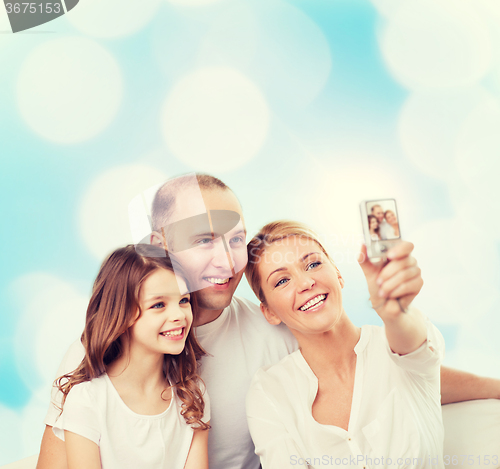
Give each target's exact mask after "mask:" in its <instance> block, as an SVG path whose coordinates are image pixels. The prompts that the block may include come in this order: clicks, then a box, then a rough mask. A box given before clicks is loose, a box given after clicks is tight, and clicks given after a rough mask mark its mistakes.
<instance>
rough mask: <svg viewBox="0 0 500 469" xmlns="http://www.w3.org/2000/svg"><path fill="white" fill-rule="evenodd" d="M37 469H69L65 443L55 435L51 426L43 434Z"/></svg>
mask: <svg viewBox="0 0 500 469" xmlns="http://www.w3.org/2000/svg"><path fill="white" fill-rule="evenodd" d="M36 469H68V460H67V458H66V447H65V446H64V441H63V440H60V439H59V438H57V436H55V435H54V432H53V431H52V427H51V426H50V425H46V426H45V431H44V432H43V437H42V444H41V446H40V454H39V456H38V462H37V463H36Z"/></svg>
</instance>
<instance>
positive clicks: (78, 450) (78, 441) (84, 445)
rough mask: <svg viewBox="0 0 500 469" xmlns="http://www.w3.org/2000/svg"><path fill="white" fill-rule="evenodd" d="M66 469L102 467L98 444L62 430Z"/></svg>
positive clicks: (99, 468)
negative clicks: (66, 462)
mask: <svg viewBox="0 0 500 469" xmlns="http://www.w3.org/2000/svg"><path fill="white" fill-rule="evenodd" d="M64 441H65V443H66V454H67V456H68V469H102V468H101V456H100V453H99V446H97V445H96V444H95V443H94V442H93V441H90V440H89V439H87V438H85V437H83V436H80V435H77V434H76V433H73V432H68V431H65V432H64Z"/></svg>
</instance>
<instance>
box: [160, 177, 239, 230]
mask: <svg viewBox="0 0 500 469" xmlns="http://www.w3.org/2000/svg"><path fill="white" fill-rule="evenodd" d="M195 176H196V181H197V185H198V187H199V188H200V189H205V190H215V189H219V190H231V189H230V188H229V187H228V186H227V185H226V184H224V183H223V182H222V181H221V180H220V179H218V178H216V177H215V176H211V175H210V174H204V173H196V175H195ZM195 184H196V183H195V182H194V178H193V176H192V174H186V175H184V176H179V177H176V178H173V179H170V180H168V181H167V182H165V184H163V185H162V186H161V187H160V188H159V189H158V191H157V192H156V195H155V198H154V199H153V205H152V207H151V218H152V222H153V231H160V230H161V228H162V227H164V226H166V225H167V224H169V219H170V217H171V215H172V213H173V211H174V210H175V201H176V198H177V196H178V195H179V194H180V193H181V192H183V191H184V190H186V189H188V188H189V187H194V185H195Z"/></svg>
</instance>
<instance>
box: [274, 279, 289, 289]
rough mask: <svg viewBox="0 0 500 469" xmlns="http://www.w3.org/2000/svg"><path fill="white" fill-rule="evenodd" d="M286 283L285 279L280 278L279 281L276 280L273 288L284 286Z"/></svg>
mask: <svg viewBox="0 0 500 469" xmlns="http://www.w3.org/2000/svg"><path fill="white" fill-rule="evenodd" d="M286 282H288V279H287V278H282V279H281V280H278V282H277V283H276V285H274V288H276V287H280V286H281V285H284V284H285V283H286Z"/></svg>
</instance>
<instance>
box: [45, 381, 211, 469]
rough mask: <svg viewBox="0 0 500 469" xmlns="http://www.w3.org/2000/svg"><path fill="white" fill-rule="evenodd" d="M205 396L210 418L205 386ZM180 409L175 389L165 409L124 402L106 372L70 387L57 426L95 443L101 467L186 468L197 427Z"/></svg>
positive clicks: (58, 433) (61, 431) (206, 417)
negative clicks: (135, 407)
mask: <svg viewBox="0 0 500 469" xmlns="http://www.w3.org/2000/svg"><path fill="white" fill-rule="evenodd" d="M203 398H204V402H205V411H204V415H203V419H202V420H203V421H204V422H208V421H209V420H210V401H209V398H208V394H207V393H206V392H205V393H204V396H203ZM181 409H182V401H181V400H180V399H179V397H178V396H177V394H176V392H175V389H174V391H173V392H172V399H171V401H170V404H169V406H168V408H167V409H166V410H165V411H164V412H162V413H161V414H158V415H139V414H137V413H135V412H134V411H132V410H131V409H130V408H129V407H128V406H127V405H126V404H125V403H124V402H123V400H122V399H121V397H120V395H119V394H118V391H117V390H116V389H115V387H114V386H113V384H112V383H111V381H110V379H109V377H108V375H107V374H106V373H104V374H103V375H102V376H100V377H99V378H95V379H93V380H91V381H86V382H84V383H80V384H78V385H76V386H75V387H73V388H72V389H71V391H70V392H69V394H68V397H67V399H66V402H65V404H64V408H63V412H62V414H61V415H60V417H59V418H58V419H57V420H56V422H55V425H54V426H53V430H54V433H55V434H56V436H57V437H59V438H61V439H63V440H64V430H68V431H70V432H73V433H76V434H78V435H81V436H83V437H85V438H88V439H89V440H91V441H93V442H94V443H96V444H97V445H98V446H99V451H100V456H101V465H102V468H103V469H138V468H141V469H183V468H184V466H185V464H186V459H187V456H188V453H189V448H190V446H191V441H192V439H193V434H194V433H193V432H194V431H193V428H192V427H191V426H190V425H188V424H187V423H186V421H185V420H184V417H182V415H181V414H180V411H181ZM110 416H112V417H111V418H110Z"/></svg>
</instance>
